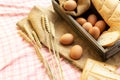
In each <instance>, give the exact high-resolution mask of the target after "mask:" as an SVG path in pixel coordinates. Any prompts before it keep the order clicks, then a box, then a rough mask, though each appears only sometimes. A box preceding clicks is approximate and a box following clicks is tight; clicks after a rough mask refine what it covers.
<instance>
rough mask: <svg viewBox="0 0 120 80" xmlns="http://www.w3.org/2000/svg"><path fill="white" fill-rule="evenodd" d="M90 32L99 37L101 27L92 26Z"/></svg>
mask: <svg viewBox="0 0 120 80" xmlns="http://www.w3.org/2000/svg"><path fill="white" fill-rule="evenodd" d="M89 33H90V34H91V35H92V36H93V37H94V38H95V39H97V38H98V37H99V36H100V29H99V28H98V27H92V28H90V29H89Z"/></svg>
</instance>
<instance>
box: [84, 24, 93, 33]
mask: <svg viewBox="0 0 120 80" xmlns="http://www.w3.org/2000/svg"><path fill="white" fill-rule="evenodd" d="M82 27H83V28H84V29H85V30H86V31H89V29H90V28H92V27H93V26H92V24H91V23H90V22H85V23H84V24H83V25H82Z"/></svg>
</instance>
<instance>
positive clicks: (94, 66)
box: [81, 59, 120, 80]
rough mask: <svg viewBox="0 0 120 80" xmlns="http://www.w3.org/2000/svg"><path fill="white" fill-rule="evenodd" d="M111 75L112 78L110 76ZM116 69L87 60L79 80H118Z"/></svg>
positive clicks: (119, 76)
mask: <svg viewBox="0 0 120 80" xmlns="http://www.w3.org/2000/svg"><path fill="white" fill-rule="evenodd" d="M111 75H113V76H111ZM119 79H120V75H119V74H117V67H116V66H112V65H109V64H106V63H103V62H99V61H95V60H93V59H87V61H86V64H85V66H84V69H83V72H82V76H81V80H119Z"/></svg>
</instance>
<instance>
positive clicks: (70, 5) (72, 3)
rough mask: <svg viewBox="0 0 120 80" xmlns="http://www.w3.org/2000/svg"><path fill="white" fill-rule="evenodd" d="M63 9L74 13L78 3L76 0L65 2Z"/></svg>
mask: <svg viewBox="0 0 120 80" xmlns="http://www.w3.org/2000/svg"><path fill="white" fill-rule="evenodd" d="M63 7H64V9H65V10H67V11H73V10H75V9H76V7H77V3H76V2H75V1H74V0H68V1H66V2H64V4H63Z"/></svg>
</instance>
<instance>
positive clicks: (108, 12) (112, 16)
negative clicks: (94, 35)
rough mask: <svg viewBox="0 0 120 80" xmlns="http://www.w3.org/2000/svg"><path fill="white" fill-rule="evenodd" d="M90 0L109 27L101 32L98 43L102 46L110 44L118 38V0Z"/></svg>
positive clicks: (119, 14)
mask: <svg viewBox="0 0 120 80" xmlns="http://www.w3.org/2000/svg"><path fill="white" fill-rule="evenodd" d="M91 1H92V3H93V5H94V7H95V8H96V10H97V11H98V13H99V14H100V15H101V16H102V18H103V19H104V20H105V22H106V23H107V24H108V26H109V27H110V28H109V29H108V30H107V32H105V33H102V35H101V36H100V38H98V43H99V44H100V45H102V46H104V47H109V46H112V45H114V44H115V42H116V41H118V39H119V38H120V1H119V0H91ZM115 31H118V32H115ZM115 34H116V35H115ZM110 35H111V36H110ZM118 35H119V38H118ZM112 36H113V37H112Z"/></svg>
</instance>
